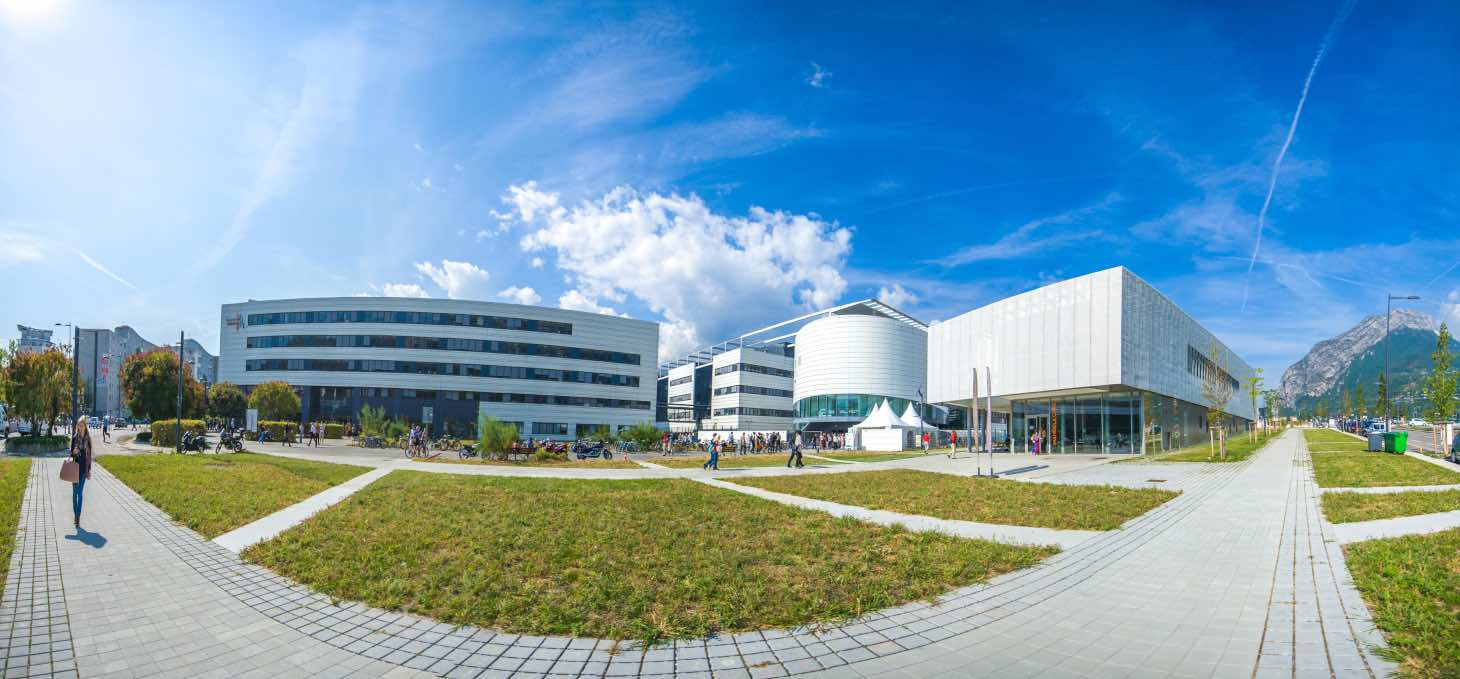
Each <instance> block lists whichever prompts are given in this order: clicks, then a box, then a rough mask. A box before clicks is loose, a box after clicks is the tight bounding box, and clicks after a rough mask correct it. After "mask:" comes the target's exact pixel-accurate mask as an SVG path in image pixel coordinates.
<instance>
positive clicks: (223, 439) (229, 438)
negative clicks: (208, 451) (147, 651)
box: [213, 429, 243, 453]
mask: <svg viewBox="0 0 1460 679" xmlns="http://www.w3.org/2000/svg"><path fill="white" fill-rule="evenodd" d="M224 448H227V449H228V451H229V452H232V453H241V452H243V434H241V433H239V432H237V431H234V430H231V429H225V430H224V431H223V433H222V434H219V435H218V445H216V446H214V447H213V452H215V453H217V452H220V451H222V450H223V449H224Z"/></svg>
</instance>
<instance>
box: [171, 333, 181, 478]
mask: <svg viewBox="0 0 1460 679" xmlns="http://www.w3.org/2000/svg"><path fill="white" fill-rule="evenodd" d="M182 373H183V331H181V330H179V331H178V332H177V429H176V430H174V431H173V435H174V436H176V437H177V442H176V443H177V452H179V453H181V452H182V398H183V379H182V377H183V375H182Z"/></svg>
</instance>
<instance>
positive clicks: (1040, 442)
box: [1029, 429, 1048, 455]
mask: <svg viewBox="0 0 1460 679" xmlns="http://www.w3.org/2000/svg"><path fill="white" fill-rule="evenodd" d="M1047 438H1048V435H1047V434H1045V433H1044V430H1043V429H1035V430H1034V432H1033V433H1031V434H1029V451H1030V452H1032V453H1034V454H1035V455H1039V454H1041V453H1044V452H1047V451H1045V450H1044V442H1045V440H1046V439H1047Z"/></svg>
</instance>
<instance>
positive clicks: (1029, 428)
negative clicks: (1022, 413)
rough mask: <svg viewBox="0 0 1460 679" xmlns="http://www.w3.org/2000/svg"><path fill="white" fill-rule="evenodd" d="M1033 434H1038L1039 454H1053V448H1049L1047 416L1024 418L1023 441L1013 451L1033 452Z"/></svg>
mask: <svg viewBox="0 0 1460 679" xmlns="http://www.w3.org/2000/svg"><path fill="white" fill-rule="evenodd" d="M1035 432H1039V438H1040V442H1039V452H1040V453H1041V454H1042V453H1049V452H1053V450H1054V449H1053V447H1051V445H1050V441H1049V416H1048V415H1030V416H1028V417H1026V418H1024V441H1022V442H1021V445H1019V446H1017V447H1016V448H1015V449H1016V450H1024V451H1027V452H1030V453H1032V452H1034V440H1033V436H1034V433H1035Z"/></svg>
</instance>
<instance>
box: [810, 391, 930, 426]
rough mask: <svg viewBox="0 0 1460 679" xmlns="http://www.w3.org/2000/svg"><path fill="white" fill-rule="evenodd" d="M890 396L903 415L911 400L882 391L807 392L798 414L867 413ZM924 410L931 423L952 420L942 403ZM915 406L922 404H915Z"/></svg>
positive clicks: (894, 407)
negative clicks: (866, 392)
mask: <svg viewBox="0 0 1460 679" xmlns="http://www.w3.org/2000/svg"><path fill="white" fill-rule="evenodd" d="M884 400H886V401H887V403H888V405H889V406H891V408H892V412H893V413H894V414H896V415H897V416H898V417H901V416H902V414H903V412H904V411H906V410H907V406H908V404H909V403H913V402H912V401H909V400H907V399H905V398H892V397H889V396H882V395H879V394H822V395H819V396H807V397H806V398H803V399H801V400H799V401H796V417H800V418H808V419H815V418H822V417H866V416H867V415H869V414H871V412H872V409H873V408H875V407H877V405H878V404H880V403H882V401H884ZM921 406H922V407H921V408H919V410H920V414H921V416H922V418H923V420H924V421H926V422H928V423H929V424H944V423H946V422H947V421H948V410H947V409H946V408H940V407H938V406H933V405H929V404H927V403H923V404H921ZM913 407H914V408H917V407H918V404H915V403H914V405H913Z"/></svg>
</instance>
